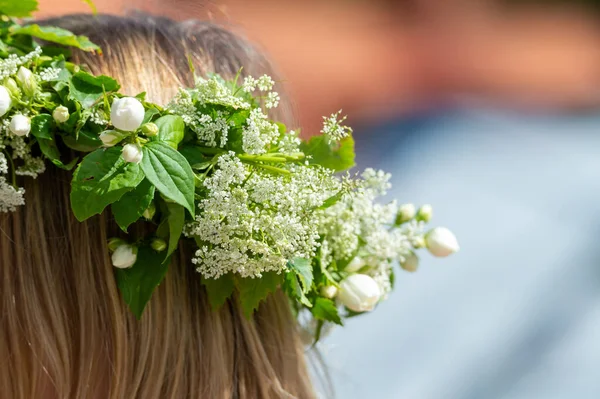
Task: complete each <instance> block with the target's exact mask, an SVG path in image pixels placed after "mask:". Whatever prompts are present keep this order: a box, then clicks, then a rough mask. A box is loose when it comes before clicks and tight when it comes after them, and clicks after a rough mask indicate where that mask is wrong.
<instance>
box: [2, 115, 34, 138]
mask: <svg viewBox="0 0 600 399" xmlns="http://www.w3.org/2000/svg"><path fill="white" fill-rule="evenodd" d="M8 128H9V129H10V131H11V132H13V134H14V135H16V136H27V135H28V134H29V132H30V131H31V120H30V119H29V118H28V117H26V116H25V115H21V114H17V115H15V116H13V117H12V119H11V120H10V125H8Z"/></svg>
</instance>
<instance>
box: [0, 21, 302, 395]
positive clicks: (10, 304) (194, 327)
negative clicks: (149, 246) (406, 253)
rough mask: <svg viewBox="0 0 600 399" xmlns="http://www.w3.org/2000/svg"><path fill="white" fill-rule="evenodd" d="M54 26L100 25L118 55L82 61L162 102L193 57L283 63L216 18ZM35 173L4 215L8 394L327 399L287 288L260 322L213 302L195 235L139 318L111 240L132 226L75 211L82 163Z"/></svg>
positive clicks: (2, 351) (185, 80) (0, 275)
mask: <svg viewBox="0 0 600 399" xmlns="http://www.w3.org/2000/svg"><path fill="white" fill-rule="evenodd" d="M47 23H48V24H51V25H60V26H63V27H65V28H68V29H71V30H73V31H75V32H76V33H78V34H84V35H88V36H90V37H91V39H92V40H93V41H95V42H97V43H98V44H99V45H100V46H101V47H103V48H104V55H103V56H96V55H90V54H83V53H80V52H77V53H75V54H74V58H75V59H76V61H77V62H80V63H84V64H87V66H88V67H89V68H90V69H91V70H92V71H93V72H94V73H104V74H108V75H111V76H113V77H115V78H116V79H117V80H119V81H120V82H121V84H122V85H123V89H122V91H123V92H125V93H128V94H137V93H138V92H141V91H146V92H147V93H148V97H149V99H150V100H152V101H155V102H159V103H164V102H165V101H167V100H168V98H169V97H170V96H171V95H172V94H173V93H174V92H175V90H176V88H177V87H179V86H181V85H190V84H191V83H192V81H191V74H190V73H189V69H188V60H187V56H188V55H191V56H192V57H193V59H194V63H195V65H196V71H197V73H198V74H206V73H207V72H217V73H220V74H222V75H224V76H226V77H231V76H233V75H235V73H236V72H237V71H238V69H239V68H240V67H241V66H244V68H245V69H244V72H245V73H249V74H254V75H258V74H260V73H264V72H269V66H268V64H267V63H266V61H265V60H264V58H262V57H261V56H260V55H259V54H258V53H256V52H255V51H254V50H253V49H252V48H251V47H249V46H248V45H247V44H246V43H244V42H243V41H242V40H240V39H239V38H238V37H236V36H235V35H233V34H232V33H230V32H228V31H226V30H224V29H222V28H219V27H217V26H215V25H213V24H210V23H201V22H186V23H175V22H172V21H169V20H166V19H162V18H155V17H149V16H145V15H138V16H133V17H126V18H124V17H113V16H98V17H89V16H70V17H64V18H60V19H57V20H52V21H49V22H47ZM24 183H25V188H26V203H27V205H26V206H24V207H21V208H20V209H19V210H18V211H17V212H14V213H10V214H0V301H1V302H0V306H1V307H2V313H1V322H0V364H1V367H0V397H2V398H13V399H31V398H43V399H46V398H51V399H54V398H61V399H62V398H115V399H117V398H118V399H124V398H127V399H130V398H143V399H152V398H161V399H162V398H173V399H175V398H177V399H180V398H211V399H212V398H252V399H254V398H286V397H290V398H292V397H295V398H313V397H314V394H313V392H312V388H311V383H310V381H309V378H308V375H307V371H306V364H305V359H304V353H303V346H302V344H301V342H300V340H299V334H298V328H297V324H296V321H295V319H294V317H293V315H292V314H291V311H290V308H289V305H288V302H287V298H286V297H285V295H283V294H282V293H281V292H277V293H275V294H274V295H272V296H271V297H269V298H268V300H267V301H266V302H264V303H263V304H262V305H261V306H260V309H259V310H258V312H257V313H256V314H255V315H254V317H253V318H252V320H247V319H245V318H244V316H243V315H242V313H241V310H240V308H239V306H238V304H237V302H236V300H235V299H232V300H230V301H228V302H227V303H226V304H225V305H224V306H223V307H222V308H221V309H220V310H219V311H213V310H212V309H211V308H210V305H209V304H208V301H207V296H206V294H205V291H204V288H203V286H202V285H201V284H200V278H199V275H198V274H197V273H195V272H194V271H193V268H192V267H191V265H190V264H189V262H188V259H190V258H191V256H190V255H191V254H190V250H191V249H188V248H185V247H184V245H182V246H181V248H179V251H178V253H176V255H175V257H174V259H173V261H172V264H171V265H170V267H169V272H168V273H167V276H166V278H165V280H164V281H163V282H162V284H161V285H160V287H159V288H158V290H157V291H156V292H155V293H154V295H153V297H152V300H151V301H150V303H149V305H148V307H147V308H146V310H145V312H144V314H143V317H142V319H141V320H139V321H138V320H136V319H135V318H134V317H133V316H132V314H131V313H130V312H129V310H128V309H127V308H126V306H125V304H124V303H123V301H122V300H121V297H120V294H119V292H118V291H117V287H116V284H115V280H114V274H113V267H112V266H111V262H110V259H109V255H108V250H107V246H106V240H107V238H108V237H112V236H118V235H119V229H118V227H117V226H116V224H115V223H114V221H113V220H112V219H111V217H110V213H109V212H105V214H104V215H102V216H98V217H94V218H92V219H90V220H89V221H87V222H84V223H79V222H78V221H77V220H75V219H74V217H73V216H72V214H71V211H70V202H69V194H68V193H69V188H70V173H69V172H65V171H62V170H58V169H56V168H50V167H49V168H48V171H46V172H45V173H44V174H43V175H42V176H40V177H39V178H38V179H37V180H33V179H25V180H24ZM107 213H108V215H107ZM136 229H137V230H138V231H137V233H138V234H139V233H142V232H143V229H144V226H139V225H136V226H134V228H133V230H136ZM134 233H135V231H134Z"/></svg>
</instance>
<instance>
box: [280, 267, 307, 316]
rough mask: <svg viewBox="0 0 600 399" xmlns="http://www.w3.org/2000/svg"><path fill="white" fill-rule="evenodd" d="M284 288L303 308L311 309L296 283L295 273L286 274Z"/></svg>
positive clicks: (298, 283)
mask: <svg viewBox="0 0 600 399" xmlns="http://www.w3.org/2000/svg"><path fill="white" fill-rule="evenodd" d="M285 286H286V289H287V292H288V294H291V296H292V297H293V298H297V299H298V300H299V301H300V303H302V304H303V305H304V306H306V307H308V308H312V306H313V305H312V303H310V301H309V300H308V297H307V296H306V294H305V293H304V291H303V290H302V286H301V285H300V282H299V281H298V275H297V274H296V273H286V275H285Z"/></svg>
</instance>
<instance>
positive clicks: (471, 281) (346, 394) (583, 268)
mask: <svg viewBox="0 0 600 399" xmlns="http://www.w3.org/2000/svg"><path fill="white" fill-rule="evenodd" d="M95 3H96V6H97V8H98V10H99V11H100V12H106V13H117V14H118V13H127V12H131V11H134V10H142V11H146V12H151V13H155V14H160V15H165V16H169V17H172V18H175V19H180V20H185V19H189V18H197V19H211V20H213V21H215V22H216V23H219V24H224V25H225V26H227V27H228V28H230V29H232V30H234V31H236V32H238V33H240V34H241V35H243V36H246V37H247V38H249V39H250V40H251V41H253V42H254V43H256V44H257V46H258V47H259V49H260V50H261V51H264V52H265V53H266V54H267V55H268V56H269V57H270V58H271V59H272V60H273V62H274V64H275V65H276V67H277V70H278V72H279V75H280V77H282V79H281V82H280V85H279V88H278V89H279V90H280V91H285V92H286V97H291V98H292V99H293V100H294V110H295V113H296V116H297V119H298V125H299V126H301V127H302V128H303V130H302V131H303V134H304V135H305V136H308V135H311V134H316V133H318V131H319V127H320V123H321V116H322V115H329V114H331V113H332V112H335V111H337V110H338V109H339V108H343V109H344V111H345V113H348V115H349V122H351V124H353V125H354V126H355V127H356V129H355V137H356V147H357V153H358V159H357V161H358V166H359V167H360V168H364V167H366V166H371V167H376V168H382V169H385V170H386V171H388V172H391V173H392V174H393V180H392V183H393V185H394V187H393V190H392V191H391V192H390V194H389V198H390V199H391V198H397V199H398V200H399V201H400V202H414V203H416V204H423V203H430V204H432V205H433V207H434V218H433V220H432V223H433V224H434V225H444V226H447V227H449V228H451V229H452V230H453V231H454V232H455V233H456V235H457V236H458V238H459V241H460V245H461V251H460V252H459V253H458V254H456V255H453V256H452V257H450V258H448V259H444V260H443V261H442V260H439V259H434V258H433V257H429V256H427V255H425V256H424V257H423V258H422V259H421V266H420V269H419V270H418V272H417V273H415V274H408V273H400V274H399V275H398V277H397V286H396V290H395V291H394V292H393V293H392V295H391V296H390V298H389V299H388V300H387V301H386V302H384V303H382V304H381V305H380V306H379V307H378V309H377V311H375V312H373V313H372V314H369V315H366V316H361V317H359V318H356V319H352V320H350V321H349V322H348V326H347V327H346V328H338V329H334V330H333V331H332V332H331V334H330V335H329V336H328V337H327V338H326V339H325V340H324V341H323V342H322V344H320V350H321V352H322V353H323V355H324V358H325V359H326V361H327V363H328V369H329V371H330V374H331V377H332V380H333V383H334V386H335V389H336V391H337V397H338V398H344V399H358V398H369V399H370V398H381V399H396V398H401V399H482V398H485V399H501V398H502V399H538V398H540V399H571V398H577V399H597V398H600V371H599V370H600V245H599V244H598V241H600V235H599V234H598V233H600V84H599V83H600V23H599V22H600V16H599V15H600V14H599V13H598V11H599V9H600V7H599V5H600V2H599V1H598V0H580V1H578V0H552V1H550V0H537V1H536V0H527V1H525V0H368V1H367V0H328V1H322V0H303V1H293V0H252V1H247V0H246V1H244V0H215V1H197V0H95ZM74 11H89V9H88V7H87V6H86V5H85V4H83V2H81V1H80V0H61V1H60V2H58V1H56V0H41V8H40V12H39V14H38V16H51V15H58V14H62V13H66V12H74ZM323 397H326V396H323ZM328 399H329V398H328Z"/></svg>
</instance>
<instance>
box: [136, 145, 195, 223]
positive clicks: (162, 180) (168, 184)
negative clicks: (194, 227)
mask: <svg viewBox="0 0 600 399" xmlns="http://www.w3.org/2000/svg"><path fill="white" fill-rule="evenodd" d="M142 150H143V151H144V157H143V158H142V162H141V163H140V165H141V167H142V170H143V171H144V173H145V175H146V177H147V178H148V180H150V182H151V183H152V184H154V185H155V186H156V189H157V190H158V191H160V193H161V194H162V195H164V196H165V197H166V198H168V199H170V200H172V201H174V202H176V203H178V204H179V205H181V206H183V207H184V208H185V209H187V210H188V211H189V212H190V214H191V215H192V217H193V216H194V213H195V212H194V211H195V209H194V190H195V187H194V172H193V171H192V167H191V166H190V164H189V163H188V162H187V160H186V159H185V158H184V157H183V155H181V154H180V153H179V152H177V151H176V150H174V149H173V148H171V147H170V146H169V145H168V144H165V143H163V142H161V141H153V142H150V143H148V144H146V145H145V146H144V147H142Z"/></svg>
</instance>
